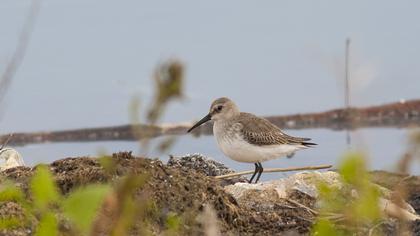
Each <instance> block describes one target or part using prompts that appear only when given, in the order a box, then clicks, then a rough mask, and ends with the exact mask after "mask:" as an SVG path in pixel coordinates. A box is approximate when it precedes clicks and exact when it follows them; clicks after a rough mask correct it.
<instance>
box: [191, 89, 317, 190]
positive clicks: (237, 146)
mask: <svg viewBox="0 0 420 236" xmlns="http://www.w3.org/2000/svg"><path fill="white" fill-rule="evenodd" d="M210 120H212V121H214V125H213V134H214V136H215V138H216V141H217V144H218V146H219V148H220V149H221V150H222V152H223V153H224V154H225V155H226V156H228V157H229V158H231V159H233V160H235V161H238V162H248V163H254V165H255V171H254V174H253V175H252V177H251V179H250V180H249V183H252V180H253V179H254V177H255V176H257V178H256V180H255V183H257V182H258V180H259V179H260V177H261V174H262V172H263V171H264V169H263V167H262V165H261V162H264V161H268V160H272V159H275V158H278V157H282V156H291V155H293V154H294V153H295V152H296V151H297V150H301V149H305V148H308V147H311V146H313V145H316V144H315V143H311V142H308V141H309V140H311V139H310V138H298V137H293V136H290V135H287V134H285V133H284V132H283V131H281V130H280V128H278V127H277V126H275V125H274V124H272V123H271V122H270V121H268V120H266V119H264V118H261V117H258V116H256V115H253V114H251V113H246V112H241V111H240V110H239V108H238V107H237V106H236V104H235V103H234V102H233V101H231V100H230V99H229V98H226V97H222V98H218V99H216V100H215V101H213V103H212V104H211V106H210V112H209V113H208V114H207V115H206V116H205V117H204V118H202V119H201V120H200V121H198V122H197V123H196V124H195V125H193V126H192V127H191V128H190V129H189V130H188V132H191V131H192V130H193V129H195V128H196V127H198V126H200V125H202V124H204V123H206V122H207V121H210Z"/></svg>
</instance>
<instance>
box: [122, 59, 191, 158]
mask: <svg viewBox="0 0 420 236" xmlns="http://www.w3.org/2000/svg"><path fill="white" fill-rule="evenodd" d="M184 74H185V66H184V64H183V63H182V62H181V61H179V60H175V59H173V60H167V61H165V62H163V63H160V64H158V66H157V67H156V69H155V73H154V77H153V79H154V82H155V86H154V97H153V99H152V102H151V105H150V106H149V107H148V109H147V110H146V117H147V124H148V125H149V126H151V127H152V126H154V125H155V124H156V123H157V122H158V121H159V119H160V118H161V117H162V115H163V113H164V111H165V109H166V107H167V105H168V103H169V102H170V101H172V100H175V99H180V98H182V97H183V86H184V85H183V84H184ZM140 105H141V103H140V99H139V98H138V97H137V96H136V97H133V98H132V100H131V102H130V105H129V116H130V123H131V126H132V132H133V135H134V137H136V138H137V139H138V140H139V142H140V148H141V152H140V153H142V154H143V155H147V153H148V151H149V146H150V145H149V139H150V138H151V137H153V135H156V130H154V129H148V127H146V126H145V125H141V119H140V110H141V109H140ZM175 141H176V139H175V137H167V138H164V139H163V141H162V142H161V143H160V144H158V145H157V151H159V152H160V153H163V152H167V151H168V150H169V149H170V148H171V147H172V146H173V144H174V143H175Z"/></svg>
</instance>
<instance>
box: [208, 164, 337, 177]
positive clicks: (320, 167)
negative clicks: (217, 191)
mask: <svg viewBox="0 0 420 236" xmlns="http://www.w3.org/2000/svg"><path fill="white" fill-rule="evenodd" d="M331 167H332V165H319V166H304V167H288V168H269V169H264V171H263V172H264V173H271V172H287V171H297V170H321V169H329V168H331ZM253 173H254V171H253V170H247V171H242V172H235V173H232V174H226V175H219V176H216V177H215V178H216V179H226V178H231V177H236V176H241V175H249V174H253Z"/></svg>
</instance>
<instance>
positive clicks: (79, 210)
mask: <svg viewBox="0 0 420 236" xmlns="http://www.w3.org/2000/svg"><path fill="white" fill-rule="evenodd" d="M109 191H110V186H109V185H90V186H86V187H84V188H79V189H76V190H75V191H73V192H71V193H70V194H68V195H67V196H62V195H61V194H60V193H59V191H58V188H57V186H56V183H55V181H54V179H53V176H52V174H51V172H50V171H49V170H48V168H47V166H45V165H39V166H37V167H36V170H35V173H34V175H33V176H32V178H31V180H30V184H29V193H30V196H31V197H30V198H27V197H25V194H24V192H23V191H22V190H21V189H20V188H19V187H17V186H16V185H15V184H14V183H12V182H10V181H3V182H2V183H1V185H0V204H5V203H6V202H15V203H17V204H19V205H20V206H21V207H22V208H23V209H22V210H23V217H24V218H23V219H22V216H20V218H17V217H15V216H12V217H10V218H6V219H2V220H1V222H0V229H12V228H16V227H23V226H25V225H29V224H30V222H31V220H32V218H37V219H38V225H37V226H36V229H35V235H57V234H58V230H59V221H60V216H61V215H62V214H63V215H64V216H66V217H67V218H66V219H67V220H69V221H70V222H71V223H72V224H73V225H74V226H75V227H76V228H77V231H79V232H80V235H87V234H88V233H89V229H90V227H91V225H92V222H93V220H94V217H95V215H96V212H97V211H98V209H99V208H100V206H101V204H102V201H103V199H104V197H105V195H106V194H107V193H108V192H109Z"/></svg>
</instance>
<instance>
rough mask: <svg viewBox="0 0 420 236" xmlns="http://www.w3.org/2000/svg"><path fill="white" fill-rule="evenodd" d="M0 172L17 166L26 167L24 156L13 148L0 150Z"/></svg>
mask: <svg viewBox="0 0 420 236" xmlns="http://www.w3.org/2000/svg"><path fill="white" fill-rule="evenodd" d="M0 160H4V162H3V163H1V164H0V171H3V170H7V169H9V168H13V167H16V166H24V165H25V163H24V162H23V159H22V156H21V155H20V154H19V153H18V152H17V151H16V150H15V149H13V148H3V149H1V150H0Z"/></svg>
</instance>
